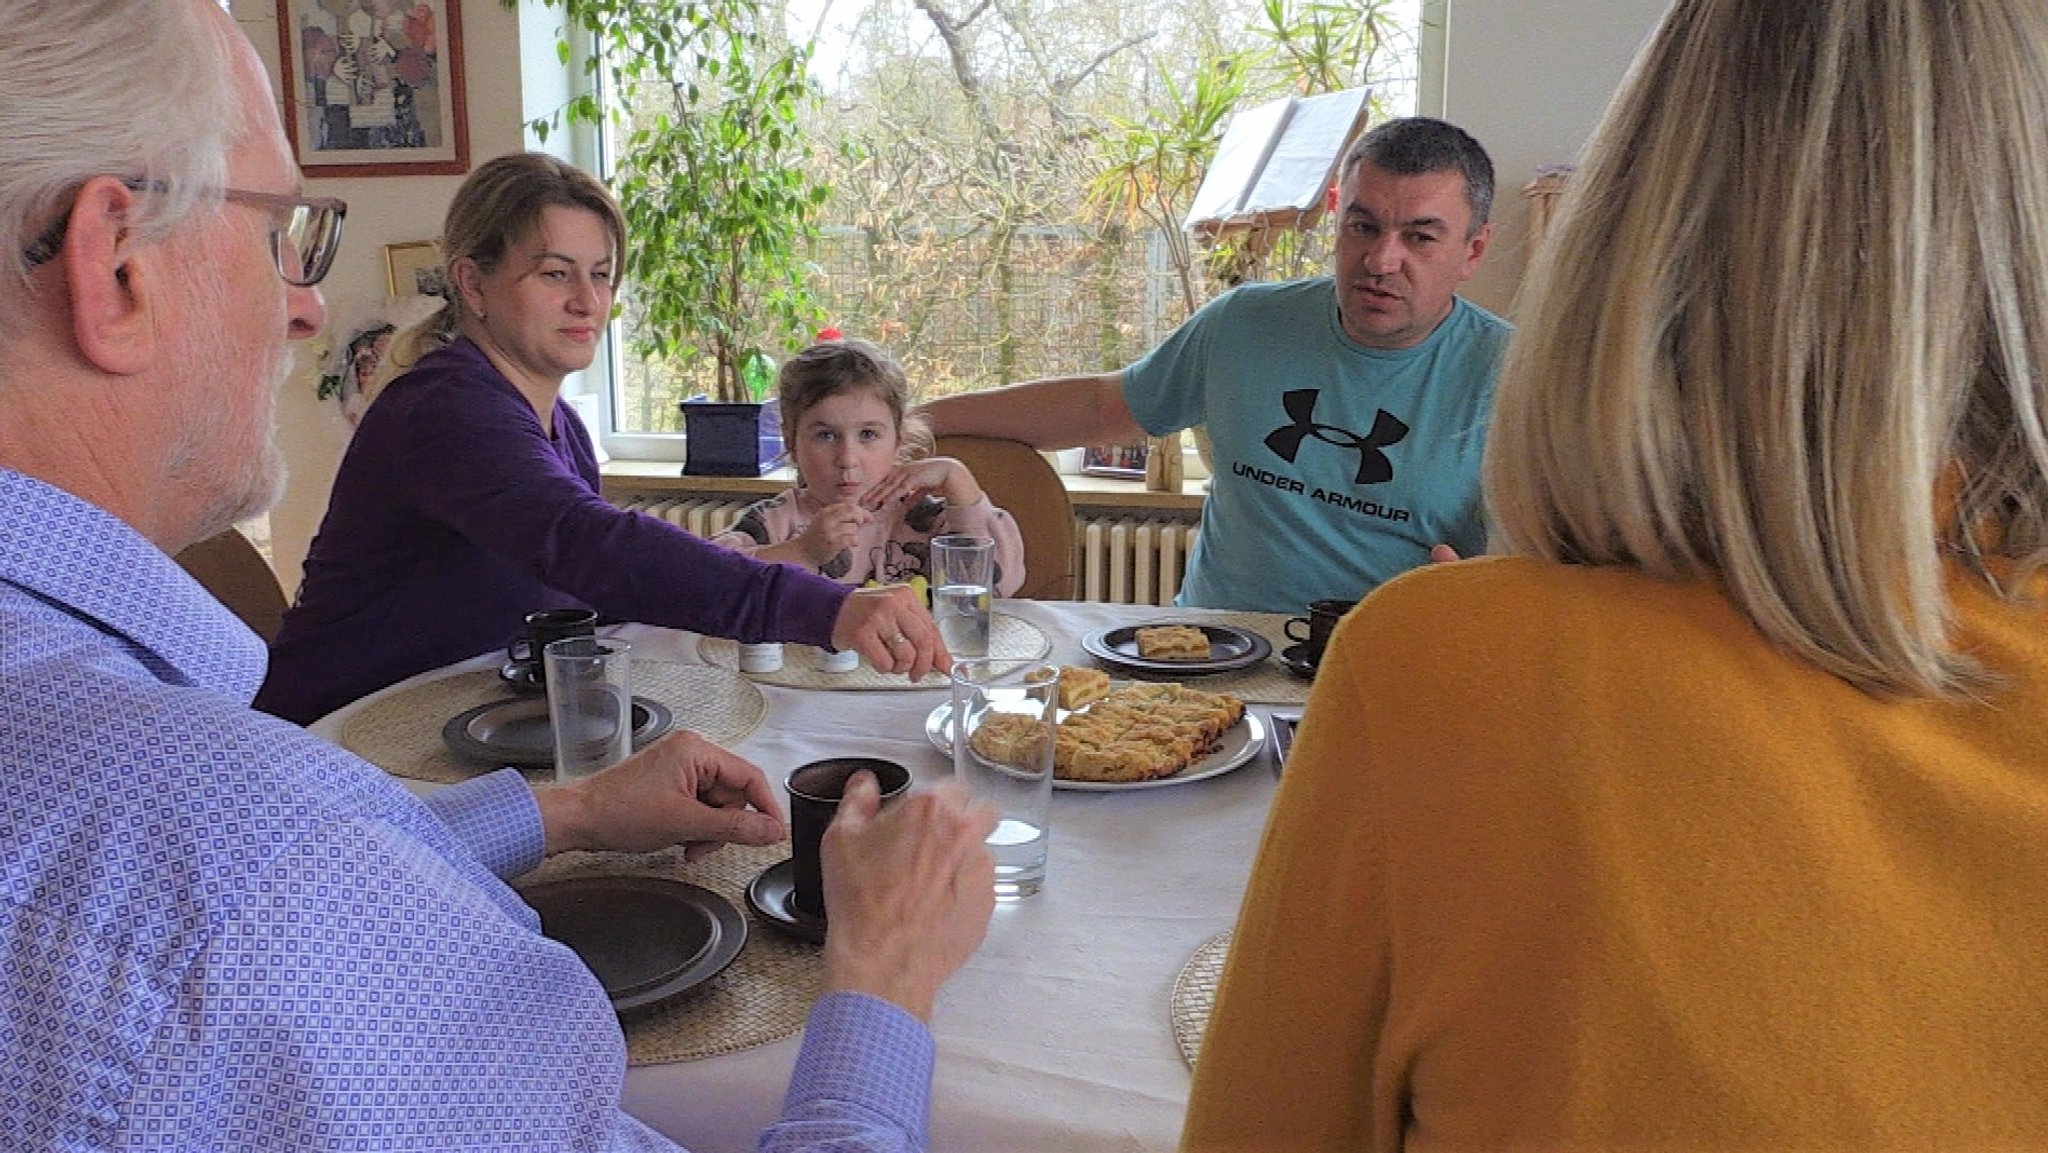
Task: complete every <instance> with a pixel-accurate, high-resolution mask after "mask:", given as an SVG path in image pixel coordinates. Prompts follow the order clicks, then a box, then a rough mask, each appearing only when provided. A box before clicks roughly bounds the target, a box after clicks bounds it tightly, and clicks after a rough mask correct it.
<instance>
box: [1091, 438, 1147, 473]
mask: <svg viewBox="0 0 2048 1153" xmlns="http://www.w3.org/2000/svg"><path fill="white" fill-rule="evenodd" d="M1149 451H1150V445H1149V442H1147V441H1142V440H1140V441H1135V442H1133V443H1130V444H1091V445H1089V446H1088V449H1087V452H1086V453H1084V454H1083V455H1082V457H1081V472H1082V474H1083V475H1085V476H1116V477H1124V478H1127V479H1130V480H1143V479H1145V458H1146V455H1147V454H1148V452H1149Z"/></svg>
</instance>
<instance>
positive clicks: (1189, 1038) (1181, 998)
mask: <svg viewBox="0 0 2048 1153" xmlns="http://www.w3.org/2000/svg"><path fill="white" fill-rule="evenodd" d="M1229 955H1230V930H1228V929H1225V930H1223V931H1222V932H1221V933H1218V934H1216V935H1215V936H1213V937H1211V938H1209V939H1208V940H1207V941H1204V942H1202V945H1201V947H1200V948H1198V949H1196V950H1195V955H1194V956H1192V957H1189V958H1188V963H1187V964H1185V965H1183V966H1181V970H1180V976H1178V977H1175V978H1174V979H1173V1040H1174V1043H1175V1044H1177V1045H1179V1046H1180V1056H1181V1060H1183V1061H1186V1062H1187V1063H1188V1068H1190V1069H1192V1068H1194V1067H1195V1057H1196V1056H1197V1055H1199V1054H1200V1053H1201V1051H1202V1033H1203V1032H1204V1031H1205V1030H1206V1029H1208V1027H1209V1010H1211V1009H1214V1008H1215V1007H1216V983H1217V982H1218V981H1220V980H1222V979H1223V958H1224V957H1226V956H1229Z"/></svg>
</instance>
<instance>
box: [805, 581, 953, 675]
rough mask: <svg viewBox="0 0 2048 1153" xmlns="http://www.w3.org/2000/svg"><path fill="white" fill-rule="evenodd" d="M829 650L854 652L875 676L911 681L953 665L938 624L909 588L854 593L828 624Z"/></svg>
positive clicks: (887, 588)
mask: <svg viewBox="0 0 2048 1153" xmlns="http://www.w3.org/2000/svg"><path fill="white" fill-rule="evenodd" d="M832 647H833V648H835V649H858V650H859V651H860V655H862V656H864V657H866V658H867V659H868V663H869V664H871V665H873V666H874V667H875V670H876V671H877V672H884V673H907V674H909V676H910V679H911V680H914V681H915V680H922V679H923V678H924V675H925V674H926V673H929V672H932V671H934V670H937V671H939V672H944V671H946V670H947V669H950V668H952V667H953V657H952V655H951V654H949V653H948V652H946V645H945V642H943V641H941V640H940V639H939V626H938V624H937V622H935V621H933V620H932V614H931V612H930V611H929V610H927V609H926V608H925V607H924V605H923V604H921V603H920V602H919V601H918V598H917V594H916V593H914V592H911V591H910V587H909V586H908V585H883V586H881V587H879V588H871V589H855V590H853V595H852V596H849V597H847V598H846V603H845V604H843V605H841V606H840V608H839V619H838V620H836V621H834V622H832Z"/></svg>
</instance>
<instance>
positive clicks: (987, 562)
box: [931, 533, 996, 657]
mask: <svg viewBox="0 0 2048 1153" xmlns="http://www.w3.org/2000/svg"><path fill="white" fill-rule="evenodd" d="M995 566H996V542H995V541H994V539H992V538H990V537H985V536H966V535H962V534H959V533H948V534H946V535H944V536H935V537H933V538H932V579H931V585H932V619H933V620H935V621H937V622H938V625H939V639H940V640H942V641H944V642H945V643H946V651H947V652H949V653H952V654H953V655H954V656H955V657H985V656H987V655H988V630H989V614H990V611H991V605H990V599H991V598H992V597H993V596H994V593H995V588H994V586H995V580H994V575H995Z"/></svg>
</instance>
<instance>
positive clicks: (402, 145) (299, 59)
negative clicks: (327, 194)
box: [277, 0, 469, 176]
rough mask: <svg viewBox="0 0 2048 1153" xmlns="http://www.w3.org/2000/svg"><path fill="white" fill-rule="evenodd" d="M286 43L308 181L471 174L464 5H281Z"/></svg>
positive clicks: (288, 119) (284, 1) (368, 1)
mask: <svg viewBox="0 0 2048 1153" xmlns="http://www.w3.org/2000/svg"><path fill="white" fill-rule="evenodd" d="M277 38H278V58H279V63H280V65H281V70H282V73H283V76H282V79H283V81H284V93H285V118H284V128H285V135H287V136H289V137H290V138H291V142H292V154H293V156H294V158H295V159H297V160H298V162H299V167H300V168H301V169H303V170H304V171H305V173H306V175H308V176H434V175H443V176H457V175H461V174H462V173H465V172H468V171H469V123H468V116H467V112H466V109H465V107H464V100H463V81H462V4H461V0H277Z"/></svg>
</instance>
